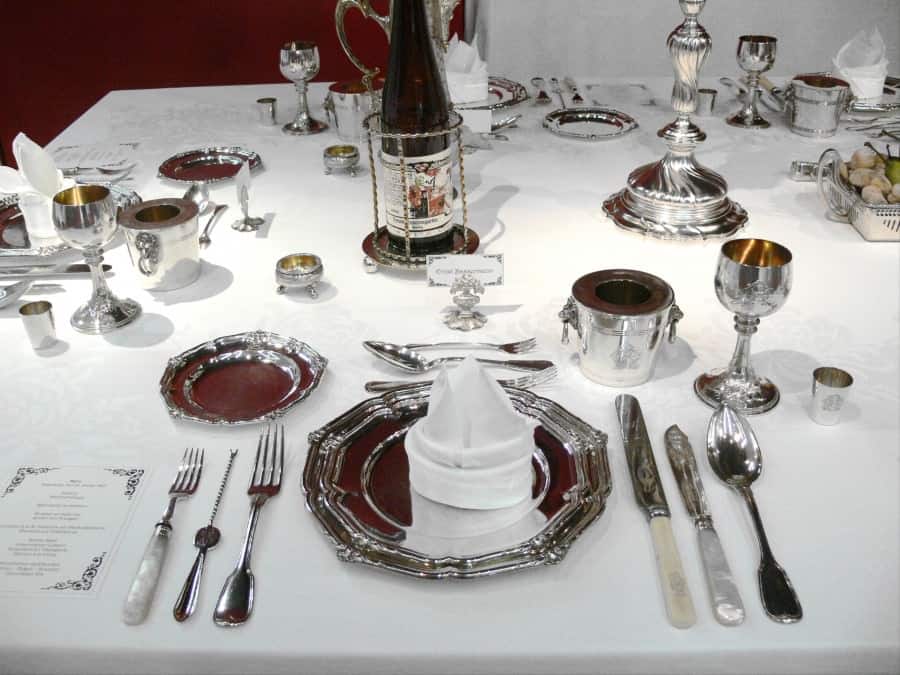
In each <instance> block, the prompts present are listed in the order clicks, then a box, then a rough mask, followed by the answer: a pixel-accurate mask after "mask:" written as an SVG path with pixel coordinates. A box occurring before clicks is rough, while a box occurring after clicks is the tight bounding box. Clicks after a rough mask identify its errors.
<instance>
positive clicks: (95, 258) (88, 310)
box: [53, 185, 141, 334]
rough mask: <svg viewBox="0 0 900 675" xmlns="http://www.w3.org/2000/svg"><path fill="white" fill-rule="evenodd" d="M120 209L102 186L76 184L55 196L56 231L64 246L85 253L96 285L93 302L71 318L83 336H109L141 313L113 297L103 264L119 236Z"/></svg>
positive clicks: (126, 301)
mask: <svg viewBox="0 0 900 675" xmlns="http://www.w3.org/2000/svg"><path fill="white" fill-rule="evenodd" d="M117 208H118V207H117V206H116V202H115V199H114V198H113V196H112V195H111V194H110V192H109V189H107V188H105V187H103V186H102V185H76V186H75V187H71V188H69V189H68V190H63V191H62V192H57V193H56V195H55V196H54V197H53V224H54V225H55V226H56V232H57V234H58V235H59V238H60V239H62V240H63V241H64V242H65V243H67V244H68V245H69V246H71V247H72V248H75V249H78V250H80V251H82V252H83V253H84V260H85V262H87V264H88V266H89V267H90V269H91V280H92V281H93V282H94V292H93V293H92V294H91V299H90V300H88V301H87V302H86V303H85V304H83V305H82V306H81V307H79V308H78V309H77V310H75V313H74V314H73V315H72V319H71V323H72V327H73V328H74V329H75V330H77V331H79V332H81V333H92V334H98V333H108V332H109V331H111V330H113V329H115V328H118V327H119V326H124V325H125V324H128V323H131V322H132V321H134V320H135V319H136V318H137V317H138V316H139V315H140V313H141V306H140V305H139V304H138V303H136V302H135V301H134V300H129V299H125V300H120V299H119V298H117V297H116V296H115V295H113V294H112V292H111V291H110V290H109V287H108V286H107V285H106V279H104V277H103V270H102V268H101V265H100V263H102V262H103V247H104V246H105V245H106V244H108V243H109V242H110V241H111V240H112V238H113V237H114V236H115V234H116V229H117V227H118V221H117V220H116V215H117V213H116V212H117Z"/></svg>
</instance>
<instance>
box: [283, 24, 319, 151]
mask: <svg viewBox="0 0 900 675" xmlns="http://www.w3.org/2000/svg"><path fill="white" fill-rule="evenodd" d="M279 66H280V67H281V74H282V75H283V76H284V77H285V78H287V79H288V80H290V81H291V82H293V83H294V86H295V87H296V88H297V114H296V115H295V116H294V121H293V122H289V123H288V124H285V125H284V126H283V127H282V130H283V131H284V132H285V133H287V134H296V135H298V136H303V135H307V134H317V133H319V132H320V131H325V130H326V129H327V128H328V125H327V124H325V122H320V121H319V120H317V119H313V118H312V117H311V116H310V114H309V101H308V100H307V98H306V88H307V87H308V86H309V85H308V84H307V83H308V82H309V80H311V79H313V78H314V77H315V76H316V75H318V74H319V48H318V47H317V46H316V43H315V42H304V41H302V40H294V41H293V42H286V43H285V44H284V45H283V46H282V47H281V59H280V61H279Z"/></svg>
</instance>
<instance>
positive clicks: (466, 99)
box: [444, 35, 488, 103]
mask: <svg viewBox="0 0 900 675" xmlns="http://www.w3.org/2000/svg"><path fill="white" fill-rule="evenodd" d="M444 67H445V69H446V71H447V89H449V90H450V100H451V101H453V103H471V102H473V101H483V100H484V99H486V98H487V97H488V72H487V63H485V62H484V61H482V60H481V58H480V57H479V56H478V38H477V37H476V38H475V40H473V42H472V44H471V45H469V44H467V43H465V42H463V41H462V40H460V39H459V38H458V37H457V36H456V35H454V36H453V37H452V38H450V44H449V46H448V47H447V55H446V56H445V57H444Z"/></svg>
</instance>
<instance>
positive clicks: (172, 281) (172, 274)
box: [119, 199, 200, 291]
mask: <svg viewBox="0 0 900 675" xmlns="http://www.w3.org/2000/svg"><path fill="white" fill-rule="evenodd" d="M119 225H121V226H122V229H123V231H124V232H125V240H126V241H127V242H128V254H129V255H130V256H131V262H132V263H133V264H134V267H135V269H136V270H137V271H138V278H139V280H140V283H141V286H143V287H144V288H146V289H147V290H150V291H172V290H175V289H176V288H181V287H183V286H187V285H188V284H190V283H193V282H194V281H196V280H197V277H199V276H200V242H199V239H198V237H197V232H198V229H199V228H198V218H197V205H196V204H194V202H192V201H190V200H187V199H153V200H151V201H149V202H143V203H142V204H137V205H136V206H132V207H129V208H128V209H125V210H123V211H122V212H121V213H120V214H119Z"/></svg>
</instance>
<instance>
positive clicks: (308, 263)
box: [275, 253, 325, 298]
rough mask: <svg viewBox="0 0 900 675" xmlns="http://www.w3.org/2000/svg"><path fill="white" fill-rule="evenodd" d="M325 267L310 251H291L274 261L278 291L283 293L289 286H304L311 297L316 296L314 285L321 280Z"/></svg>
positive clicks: (317, 292)
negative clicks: (289, 253)
mask: <svg viewBox="0 0 900 675" xmlns="http://www.w3.org/2000/svg"><path fill="white" fill-rule="evenodd" d="M324 271H325V268H324V267H323V266H322V259H321V258H320V257H319V256H317V255H314V254H312V253H292V254H291V255H286V256H284V257H283V258H281V259H279V261H278V262H277V263H275V281H276V282H277V283H278V289H277V290H278V292H279V293H284V292H286V291H287V290H288V289H289V288H305V289H306V292H307V293H309V296H310V297H311V298H317V297H318V296H319V291H318V290H317V289H316V286H317V285H318V284H319V282H320V281H321V280H322V274H323V273H324Z"/></svg>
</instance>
